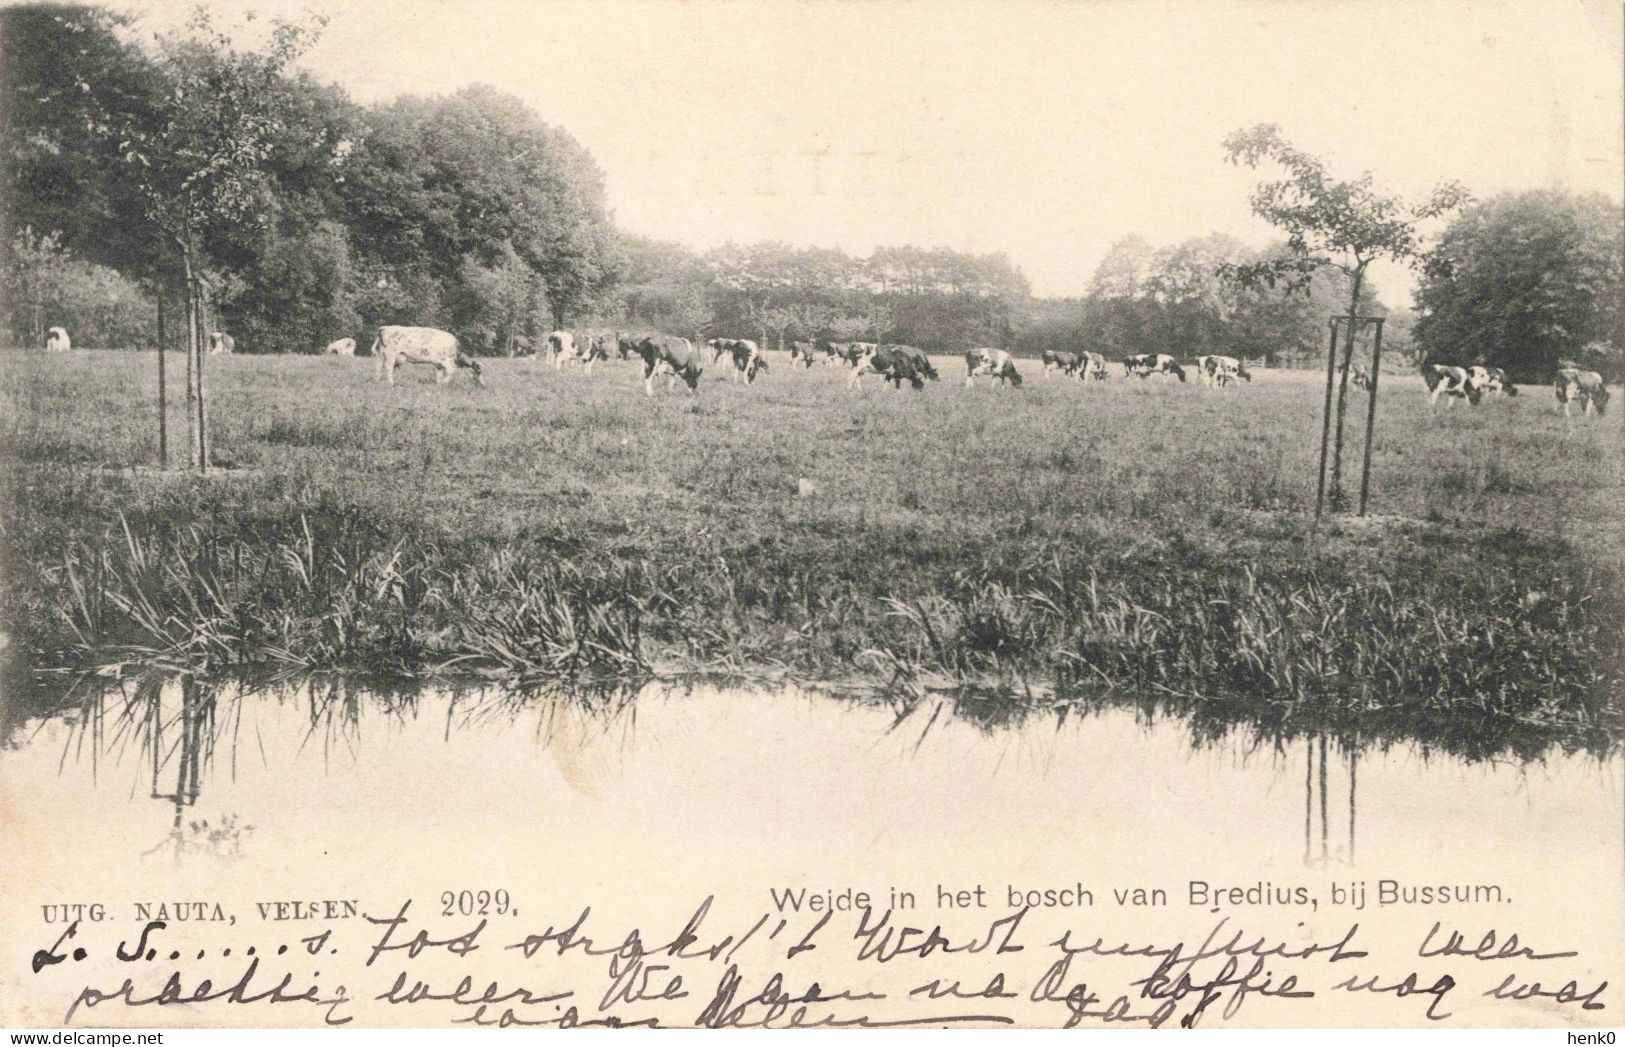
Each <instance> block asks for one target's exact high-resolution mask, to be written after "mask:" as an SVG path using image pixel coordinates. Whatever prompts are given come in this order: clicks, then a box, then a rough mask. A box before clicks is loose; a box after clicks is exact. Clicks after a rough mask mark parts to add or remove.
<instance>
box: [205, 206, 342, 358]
mask: <svg viewBox="0 0 1625 1047" xmlns="http://www.w3.org/2000/svg"><path fill="white" fill-rule="evenodd" d="M255 271H256V273H257V279H255V280H254V281H252V282H250V283H247V284H245V285H244V288H243V291H242V293H241V294H239V295H237V296H236V297H235V301H234V306H235V309H234V311H235V312H236V313H237V315H238V317H239V321H238V323H237V324H236V325H235V327H236V329H237V330H238V332H239V334H238V336H237V340H238V343H239V345H240V347H242V348H246V349H248V350H250V351H254V352H303V353H313V352H318V351H320V350H321V349H322V347H323V346H325V345H327V343H328V342H331V341H332V340H333V339H335V338H343V337H353V338H356V339H357V340H359V339H360V337H361V315H360V312H359V310H358V309H357V292H358V286H357V282H358V274H357V272H356V265H355V260H354V258H353V255H352V252H351V249H350V242H349V236H348V234H347V232H346V230H345V229H344V227H343V226H342V225H340V224H339V223H338V222H336V221H333V220H332V219H323V220H322V221H320V222H318V223H316V224H315V225H314V226H313V227H311V228H309V229H306V230H300V231H297V232H295V233H293V234H292V235H280V234H279V235H276V236H273V237H271V238H270V239H269V242H268V244H267V246H266V247H265V249H264V251H263V253H262V254H261V255H260V257H259V258H257V259H256V260H255ZM217 297H218V295H217Z"/></svg>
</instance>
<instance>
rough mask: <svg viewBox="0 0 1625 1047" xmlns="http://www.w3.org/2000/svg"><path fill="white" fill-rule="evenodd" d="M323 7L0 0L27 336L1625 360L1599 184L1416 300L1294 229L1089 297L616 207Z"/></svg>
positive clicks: (8, 182) (1207, 245) (968, 258)
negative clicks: (171, 12)
mask: <svg viewBox="0 0 1625 1047" xmlns="http://www.w3.org/2000/svg"><path fill="white" fill-rule="evenodd" d="M320 31H321V22H320V19H319V18H311V19H307V20H305V21H298V22H273V23H271V24H270V29H269V31H267V32H261V33H260V34H259V35H258V36H257V37H254V38H253V39H254V40H255V42H254V43H252V44H245V43H242V42H240V41H239V40H236V39H234V38H233V35H232V33H229V32H227V31H226V30H225V29H223V28H222V27H220V26H218V25H217V24H215V23H214V22H213V21H212V20H211V18H210V16H209V14H208V13H207V11H202V10H200V12H199V13H198V15H197V16H195V17H194V18H193V20H192V21H191V23H190V24H189V25H188V26H186V27H185V28H184V29H182V30H180V31H178V32H175V33H172V34H168V35H165V36H163V37H154V36H153V35H152V34H151V33H148V32H145V31H143V30H142V29H141V27H140V25H139V24H138V23H136V22H133V21H131V20H129V19H128V18H126V17H124V16H120V15H116V14H114V13H111V12H108V11H105V10H103V9H100V8H97V7H93V6H77V5H36V6H31V7H20V8H12V9H9V10H7V11H5V12H0V48H3V51H4V67H3V73H0V75H3V83H0V90H3V93H4V97H3V102H4V105H5V108H6V112H7V114H8V119H9V124H10V126H9V128H8V133H7V134H6V136H5V144H4V149H5V153H6V156H5V159H6V164H5V165H4V166H5V169H4V171H3V172H0V178H3V179H4V182H3V184H0V191H3V192H4V195H5V198H6V199H7V200H8V202H9V203H10V205H11V206H10V209H9V216H8V217H9V221H10V227H9V229H8V230H7V234H6V237H5V241H6V243H5V247H6V251H5V258H4V265H3V266H0V281H3V284H4V291H5V300H6V303H7V304H8V307H9V308H8V310H7V315H5V316H3V317H0V322H3V323H4V324H5V325H6V326H7V328H8V332H9V334H10V336H11V339H12V340H13V341H14V342H16V343H20V344H34V345H37V344H39V342H40V339H41V338H42V336H43V331H44V328H45V327H47V326H53V325H61V326H66V327H68V328H69V330H70V331H72V332H73V335H74V339H75V342H76V343H78V344H81V345H88V346H100V347H117V348H125V347H147V346H151V345H152V344H154V343H155V342H156V341H157V340H158V338H159V337H160V331H159V325H160V319H159V317H160V313H161V312H162V311H163V310H164V308H165V306H166V305H167V307H168V312H169V316H170V319H169V322H168V329H167V331H166V332H165V333H164V335H163V337H164V338H165V340H166V341H167V343H168V344H170V345H176V344H185V342H186V333H187V332H196V331H198V330H200V329H204V328H208V329H220V330H225V331H229V332H230V333H232V334H233V335H234V337H235V338H236V340H237V344H238V346H239V349H240V350H246V351H253V352H315V351H319V350H320V348H321V347H322V346H324V345H325V344H326V343H327V342H328V341H330V340H332V339H334V338H338V337H343V336H351V337H356V338H357V339H358V340H359V341H362V342H365V341H367V340H368V336H369V334H370V332H371V331H372V330H374V329H376V327H377V326H379V325H381V324H389V323H403V324H416V325H426V326H435V327H441V328H445V329H447V330H450V331H453V332H454V333H456V334H457V336H458V337H459V339H460V340H461V341H462V342H463V344H464V345H465V347H466V348H467V349H468V350H469V351H471V352H474V353H478V354H503V353H508V352H511V351H513V349H514V347H515V345H516V344H517V343H518V341H519V339H520V338H521V337H524V338H530V339H535V338H537V337H539V336H541V335H542V334H544V333H545V332H546V331H547V330H551V329H553V328H554V327H572V326H573V327H580V326H586V325H591V326H602V327H611V326H613V327H617V328H622V329H629V330H638V329H651V330H654V329H658V330H665V331H669V332H672V333H680V334H684V335H687V336H690V337H705V336H710V335H714V334H726V335H733V336H745V337H754V338H757V339H758V340H760V341H762V342H763V343H765V344H768V345H771V346H774V347H778V346H781V345H782V344H783V343H784V342H786V341H788V340H794V339H813V338H832V339H837V340H839V339H864V340H873V341H888V342H902V343H907V344H912V345H917V346H920V347H921V348H924V349H927V350H930V351H937V352H954V351H959V350H962V349H964V348H967V347H970V346H973V345H990V346H995V347H1001V348H1008V349H1011V350H1013V351H1015V352H1017V353H1022V354H1035V353H1038V352H1040V351H1042V350H1044V349H1063V348H1064V349H1070V350H1077V349H1091V350H1095V351H1099V352H1103V353H1106V354H1107V355H1108V356H1110V357H1113V358H1116V357H1120V356H1124V355H1128V354H1130V353H1136V352H1170V353H1173V354H1175V355H1177V356H1181V357H1189V356H1194V355H1199V354H1225V355H1232V356H1238V357H1245V358H1248V359H1252V360H1264V361H1267V362H1270V363H1275V364H1282V365H1304V364H1306V363H1310V362H1313V361H1314V360H1316V359H1318V358H1320V354H1321V353H1322V347H1323V346H1324V340H1325V337H1326V322H1327V318H1328V317H1329V316H1331V315H1333V314H1336V313H1342V312H1346V311H1347V310H1348V308H1349V304H1350V301H1351V298H1352V297H1357V298H1358V302H1359V309H1360V311H1361V312H1362V313H1369V314H1372V315H1383V316H1386V317H1387V318H1388V326H1387V328H1386V331H1385V336H1384V337H1385V351H1387V350H1390V349H1391V350H1392V351H1394V353H1395V356H1394V359H1396V360H1400V361H1403V362H1404V363H1405V365H1406V366H1414V364H1415V363H1416V362H1419V361H1421V360H1424V359H1446V358H1448V359H1452V360H1458V361H1467V360H1476V361H1482V362H1484V363H1487V364H1490V365H1493V366H1502V367H1505V368H1507V369H1508V370H1509V371H1511V372H1513V373H1515V374H1518V375H1520V376H1522V377H1523V378H1524V379H1525V380H1532V379H1537V378H1543V377H1544V375H1545V374H1549V372H1550V369H1551V367H1552V366H1554V365H1555V363H1556V362H1557V361H1559V360H1565V359H1574V360H1579V361H1583V362H1586V363H1588V364H1589V365H1590V366H1598V367H1600V368H1602V369H1604V370H1606V371H1607V372H1609V374H1610V375H1613V374H1614V373H1615V372H1616V371H1617V370H1618V363H1619V346H1620V345H1621V344H1622V341H1625V339H1622V337H1621V322H1622V320H1621V312H1620V309H1619V291H1620V286H1621V259H1620V253H1619V250H1618V243H1619V239H1620V230H1621V222H1622V215H1621V209H1620V207H1619V205H1617V204H1615V203H1613V202H1611V201H1609V200H1606V199H1604V198H1602V197H1584V196H1575V195H1572V194H1565V193H1560V192H1535V193H1523V194H1516V195H1508V196H1503V197H1498V198H1495V199H1491V200H1487V201H1483V202H1479V203H1473V204H1470V205H1467V206H1465V207H1464V208H1463V209H1461V210H1459V212H1457V213H1455V214H1454V216H1453V218H1452V220H1451V221H1450V222H1449V224H1448V225H1447V227H1446V228H1445V229H1444V230H1443V231H1442V233H1441V234H1440V235H1439V236H1438V237H1437V239H1436V242H1435V245H1434V246H1433V247H1432V248H1430V249H1429V250H1427V251H1422V250H1421V249H1420V246H1419V245H1417V247H1416V250H1414V251H1411V252H1409V253H1412V254H1414V255H1415V256H1416V258H1417V261H1418V265H1419V267H1420V270H1421V276H1420V284H1419V291H1418V294H1417V298H1416V305H1417V312H1416V314H1415V315H1414V316H1413V315H1412V314H1411V313H1410V311H1408V310H1406V309H1403V308H1398V307H1392V306H1390V305H1388V304H1386V303H1384V302H1383V301H1382V300H1381V298H1380V296H1379V294H1378V293H1377V291H1376V289H1375V288H1373V287H1372V286H1371V284H1370V282H1369V280H1365V279H1364V276H1363V269H1362V270H1361V280H1362V282H1361V284H1360V286H1359V287H1358V288H1355V287H1354V286H1353V285H1354V281H1353V280H1352V279H1351V275H1350V273H1349V272H1346V271H1340V270H1338V269H1336V268H1327V267H1321V268H1318V269H1316V270H1314V271H1312V272H1310V271H1303V272H1302V273H1301V274H1300V275H1301V276H1302V279H1294V280H1283V281H1280V282H1277V281H1275V280H1273V279H1271V280H1261V279H1258V278H1257V277H1258V276H1259V275H1260V274H1264V273H1281V272H1285V271H1286V270H1287V269H1288V268H1290V267H1291V266H1292V265H1294V264H1297V263H1301V262H1302V257H1301V254H1302V253H1301V252H1299V251H1296V250H1295V248H1296V245H1295V244H1294V242H1293V239H1292V236H1290V235H1289V236H1288V237H1287V238H1286V239H1285V240H1283V241H1282V242H1280V243H1277V244H1274V245H1271V246H1269V247H1266V248H1263V249H1257V248H1251V247H1248V246H1246V245H1244V244H1242V243H1240V242H1238V241H1236V240H1234V239H1232V238H1229V237H1225V236H1221V235H1210V236H1201V237H1195V238H1192V239H1189V240H1186V241H1183V242H1181V243H1177V244H1173V245H1168V246H1163V247H1161V248H1158V247H1155V246H1153V245H1151V244H1150V243H1148V242H1147V241H1145V240H1144V239H1143V238H1140V237H1135V236H1130V237H1126V238H1123V239H1121V240H1119V241H1118V242H1116V243H1115V244H1113V245H1111V247H1110V249H1109V251H1108V252H1107V254H1106V257H1105V258H1104V260H1103V261H1102V262H1101V263H1100V265H1099V266H1098V267H1097V269H1096V271H1095V272H1094V273H1093V274H1092V276H1091V278H1090V279H1089V281H1088V284H1087V290H1086V292H1085V293H1084V294H1082V295H1081V296H1078V297H1075V298H1064V299H1055V298H1040V297H1035V296H1034V295H1033V294H1032V293H1031V288H1030V286H1029V284H1028V282H1027V279H1026V278H1025V276H1024V275H1023V274H1022V273H1021V271H1020V269H1019V268H1018V267H1016V266H1015V265H1014V264H1013V263H1012V262H1011V261H1010V260H1009V259H1008V258H1007V257H1006V256H1004V255H1002V254H986V255H976V254H968V253H964V252H958V251H952V250H948V249H944V248H920V247H914V246H899V247H882V248H879V249H876V250H875V251H873V252H872V253H870V254H869V255H868V256H867V257H856V256H853V255H849V254H847V253H846V252H843V251H840V250H837V249H831V248H816V247H800V246H793V245H788V244H782V243H757V244H748V245H735V244H729V245H725V246H722V247H719V248H716V249H713V250H709V251H704V252H698V251H693V250H690V249H688V248H686V247H684V246H682V245H677V244H671V243H665V242H661V241H658V240H653V239H649V238H646V237H641V236H637V235H635V234H632V233H629V232H625V231H622V230H618V229H616V228H615V226H614V224H613V222H612V219H611V216H610V213H609V209H608V206H607V202H606V198H605V188H604V176H603V172H602V171H601V170H600V169H599V168H598V166H597V164H596V163H595V161H594V160H593V158H592V156H591V155H590V154H589V153H588V152H587V150H586V149H585V148H583V147H582V146H581V144H580V143H579V142H577V141H576V140H575V139H574V138H573V137H572V136H571V135H570V134H569V133H568V132H567V131H565V130H564V129H562V128H559V127H557V126H554V125H552V124H549V123H548V122H547V121H546V120H544V119H543V118H542V117H541V116H540V115H539V114H537V113H536V112H535V111H534V110H533V109H531V108H530V107H529V106H527V105H525V104H524V103H523V102H521V101H520V100H518V99H516V98H513V97H511V96H509V95H505V94H503V93H501V92H499V91H496V90H494V89H492V88H490V87H486V86H481V85H473V86H469V87H465V88H463V89H461V90H459V91H457V92H455V93H453V94H450V95H446V96H438V97H415V96H410V97H403V98H399V99H396V100H394V101H391V102H387V103H382V104H377V105H370V106H366V105H360V104H357V103H356V102H354V101H353V100H352V99H350V98H349V97H348V95H347V94H346V93H345V92H344V91H343V90H342V89H340V88H337V87H334V86H332V85H327V84H323V83H320V82H319V81H317V80H316V79H315V78H313V77H311V76H310V75H308V74H305V73H298V72H295V71H293V67H294V65H295V64H296V62H297V59H298V58H299V56H300V55H301V54H303V53H304V52H305V51H306V50H307V49H308V48H309V46H310V45H311V43H313V42H314V40H315V39H316V37H317V36H318V35H319V33H320ZM238 32H239V33H240V32H241V30H238ZM249 35H250V36H252V34H249ZM1256 204H1257V201H1255V209H1256ZM1282 228H1283V229H1284V230H1287V231H1289V232H1290V230H1289V229H1288V227H1287V226H1282ZM193 311H195V312H196V314H197V315H196V316H192V315H191V313H192V312H193Z"/></svg>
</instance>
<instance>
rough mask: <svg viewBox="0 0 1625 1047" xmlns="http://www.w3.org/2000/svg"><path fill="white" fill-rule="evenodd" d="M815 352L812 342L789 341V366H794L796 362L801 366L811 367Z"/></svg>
mask: <svg viewBox="0 0 1625 1047" xmlns="http://www.w3.org/2000/svg"><path fill="white" fill-rule="evenodd" d="M816 352H817V346H815V345H814V344H813V343H812V342H791V343H790V366H792V367H794V366H795V365H796V364H800V365H801V366H802V367H811V366H812V365H813V362H814V359H815V357H814V353H816ZM819 355H822V354H819Z"/></svg>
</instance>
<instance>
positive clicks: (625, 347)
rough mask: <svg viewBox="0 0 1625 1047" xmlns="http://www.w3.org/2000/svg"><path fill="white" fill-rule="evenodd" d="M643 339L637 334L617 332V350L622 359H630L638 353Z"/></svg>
mask: <svg viewBox="0 0 1625 1047" xmlns="http://www.w3.org/2000/svg"><path fill="white" fill-rule="evenodd" d="M641 341H643V339H641V338H639V337H638V336H636V335H625V334H621V333H620V332H618V331H617V332H616V333H615V352H616V353H617V354H619V356H620V358H621V359H622V360H630V359H632V358H633V357H635V356H637V355H638V343H639V342H641Z"/></svg>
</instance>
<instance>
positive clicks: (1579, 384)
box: [1552, 367, 1608, 418]
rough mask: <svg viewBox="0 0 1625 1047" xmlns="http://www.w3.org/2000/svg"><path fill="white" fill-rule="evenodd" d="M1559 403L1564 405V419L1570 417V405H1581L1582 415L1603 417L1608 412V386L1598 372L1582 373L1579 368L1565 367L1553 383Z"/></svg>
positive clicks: (1553, 389)
mask: <svg viewBox="0 0 1625 1047" xmlns="http://www.w3.org/2000/svg"><path fill="white" fill-rule="evenodd" d="M1552 391H1553V392H1555V393H1556V394H1557V402H1558V403H1560V404H1562V405H1563V417H1564V418H1567V417H1569V405H1570V404H1574V403H1577V404H1579V405H1580V411H1581V413H1582V414H1592V413H1593V412H1595V413H1596V414H1598V415H1601V414H1602V413H1603V412H1605V411H1607V410H1608V386H1606V385H1604V384H1603V381H1602V375H1600V374H1598V373H1597V372H1596V371H1582V370H1580V369H1579V368H1578V367H1564V368H1561V369H1560V370H1559V371H1558V372H1557V377H1556V378H1555V379H1553V381H1552Z"/></svg>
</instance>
